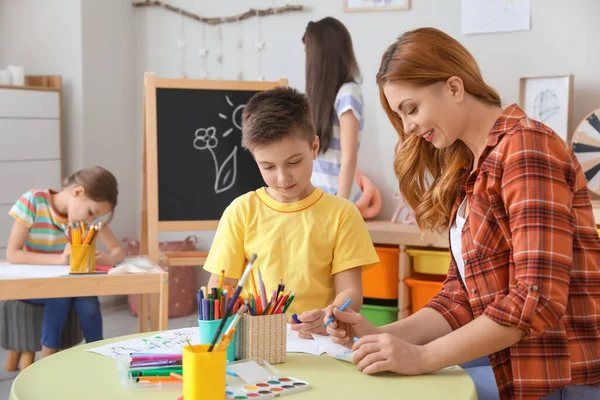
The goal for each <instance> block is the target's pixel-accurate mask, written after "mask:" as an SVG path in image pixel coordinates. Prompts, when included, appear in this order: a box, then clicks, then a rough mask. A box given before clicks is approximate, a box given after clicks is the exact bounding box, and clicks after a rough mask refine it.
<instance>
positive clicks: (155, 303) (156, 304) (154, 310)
mask: <svg viewBox="0 0 600 400" xmlns="http://www.w3.org/2000/svg"><path fill="white" fill-rule="evenodd" d="M161 292H162V285H161ZM160 301H161V296H160V293H152V294H151V295H150V330H151V331H152V332H155V331H157V330H159V329H160V328H159V325H160V323H159V319H160V308H161V303H160Z"/></svg>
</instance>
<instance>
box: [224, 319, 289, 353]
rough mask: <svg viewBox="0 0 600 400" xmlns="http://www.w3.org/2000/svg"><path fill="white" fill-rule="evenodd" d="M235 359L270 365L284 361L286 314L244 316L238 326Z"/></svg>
mask: <svg viewBox="0 0 600 400" xmlns="http://www.w3.org/2000/svg"><path fill="white" fill-rule="evenodd" d="M238 327H239V329H238V330H237V333H238V334H239V335H238V340H237V345H236V352H235V355H236V358H237V359H238V360H245V359H247V358H258V359H261V360H267V361H268V362H269V363H271V364H280V363H284V362H285V361H286V344H287V343H286V342H287V316H286V314H274V315H260V316H256V317H253V316H251V315H248V314H244V315H243V316H242V319H241V320H240V322H239V325H238Z"/></svg>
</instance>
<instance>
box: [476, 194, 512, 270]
mask: <svg viewBox="0 0 600 400" xmlns="http://www.w3.org/2000/svg"><path fill="white" fill-rule="evenodd" d="M468 222H469V230H470V233H471V238H472V240H473V246H474V248H475V252H476V253H477V257H478V258H480V259H485V258H488V257H491V256H493V255H497V254H499V253H503V252H505V251H508V250H509V246H508V243H507V242H506V240H505V239H504V236H503V235H502V230H501V229H500V226H499V225H498V221H497V220H496V217H495V216H494V213H493V212H492V207H491V204H490V201H489V200H488V198H487V197H486V196H482V195H474V196H473V197H472V200H471V209H470V212H469V221H468Z"/></svg>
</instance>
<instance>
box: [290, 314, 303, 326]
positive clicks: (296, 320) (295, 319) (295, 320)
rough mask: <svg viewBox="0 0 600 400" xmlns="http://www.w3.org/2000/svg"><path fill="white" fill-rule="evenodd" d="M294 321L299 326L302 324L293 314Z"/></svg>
mask: <svg viewBox="0 0 600 400" xmlns="http://www.w3.org/2000/svg"><path fill="white" fill-rule="evenodd" d="M292 319H293V320H294V322H295V323H297V324H301V323H302V322H301V321H300V320H299V319H298V316H297V315H296V314H292Z"/></svg>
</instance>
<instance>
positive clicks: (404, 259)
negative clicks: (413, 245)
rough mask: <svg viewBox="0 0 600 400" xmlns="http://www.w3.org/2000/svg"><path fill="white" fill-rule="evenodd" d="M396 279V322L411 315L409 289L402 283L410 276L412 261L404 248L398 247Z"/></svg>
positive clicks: (402, 246)
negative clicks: (397, 280) (398, 258)
mask: <svg viewBox="0 0 600 400" xmlns="http://www.w3.org/2000/svg"><path fill="white" fill-rule="evenodd" d="M398 267H399V271H398V277H399V278H400V279H399V280H400V282H398V284H399V288H398V320H401V319H403V318H406V317H408V316H409V315H410V314H411V303H412V301H411V298H410V287H409V286H408V285H407V284H406V283H404V278H408V277H409V276H411V275H412V260H411V259H410V256H409V255H408V254H407V253H406V246H404V245H400V264H399V266H398Z"/></svg>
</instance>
